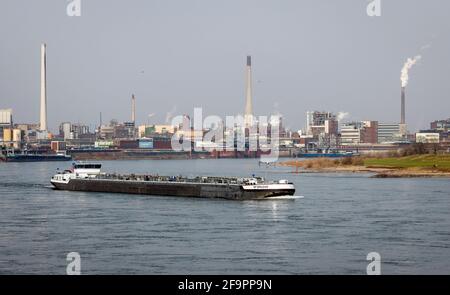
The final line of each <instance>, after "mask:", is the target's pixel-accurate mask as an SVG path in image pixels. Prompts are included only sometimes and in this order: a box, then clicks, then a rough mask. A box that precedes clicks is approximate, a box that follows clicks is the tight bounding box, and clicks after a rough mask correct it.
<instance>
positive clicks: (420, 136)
mask: <svg viewBox="0 0 450 295" xmlns="http://www.w3.org/2000/svg"><path fill="white" fill-rule="evenodd" d="M439 140H440V134H439V133H438V132H434V133H431V132H418V133H416V142H418V143H439Z"/></svg>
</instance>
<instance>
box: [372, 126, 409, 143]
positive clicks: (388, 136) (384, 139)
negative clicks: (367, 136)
mask: <svg viewBox="0 0 450 295" xmlns="http://www.w3.org/2000/svg"><path fill="white" fill-rule="evenodd" d="M400 125H401V124H399V123H378V143H389V142H394V141H399V140H402V139H403V134H402V131H403V130H402V127H401V126H400Z"/></svg>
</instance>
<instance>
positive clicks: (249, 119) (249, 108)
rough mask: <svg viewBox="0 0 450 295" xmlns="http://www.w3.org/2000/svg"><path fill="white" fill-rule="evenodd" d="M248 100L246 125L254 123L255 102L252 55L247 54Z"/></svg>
mask: <svg viewBox="0 0 450 295" xmlns="http://www.w3.org/2000/svg"><path fill="white" fill-rule="evenodd" d="M246 83H247V85H246V101H245V115H244V121H245V125H246V126H250V125H252V123H253V104H252V57H251V56H250V55H248V56H247V67H246Z"/></svg>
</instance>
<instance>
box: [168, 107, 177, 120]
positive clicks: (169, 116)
mask: <svg viewBox="0 0 450 295" xmlns="http://www.w3.org/2000/svg"><path fill="white" fill-rule="evenodd" d="M176 111H177V106H176V105H175V106H173V108H172V109H171V110H170V111H168V112H167V114H166V123H167V124H168V123H169V122H170V119H172V117H173V114H174V113H175V112H176Z"/></svg>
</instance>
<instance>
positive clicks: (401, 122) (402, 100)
mask: <svg viewBox="0 0 450 295" xmlns="http://www.w3.org/2000/svg"><path fill="white" fill-rule="evenodd" d="M405 96H406V87H404V86H402V94H401V115H400V124H405V123H406V118H405Z"/></svg>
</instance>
